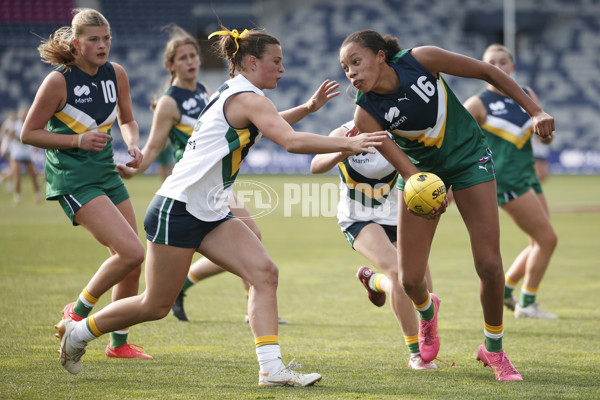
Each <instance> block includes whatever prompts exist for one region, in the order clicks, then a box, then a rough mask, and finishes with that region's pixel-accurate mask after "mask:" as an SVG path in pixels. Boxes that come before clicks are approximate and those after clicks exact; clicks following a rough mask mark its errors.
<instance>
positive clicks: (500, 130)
mask: <svg viewBox="0 0 600 400" xmlns="http://www.w3.org/2000/svg"><path fill="white" fill-rule="evenodd" d="M531 125H532V122H531V119H528V120H527V122H526V123H525V124H523V126H518V125H515V124H513V123H512V122H510V121H507V120H506V119H504V118H498V117H494V116H493V115H488V116H487V118H486V120H485V123H484V124H483V125H481V127H482V128H483V129H485V130H486V131H488V132H490V133H493V134H494V135H496V136H499V137H501V138H502V139H504V140H506V141H507V142H510V143H512V144H514V145H515V147H516V148H517V149H519V150H520V149H522V148H523V146H524V145H525V143H527V141H528V140H529V138H530V137H531V133H532V131H533V128H532V127H531Z"/></svg>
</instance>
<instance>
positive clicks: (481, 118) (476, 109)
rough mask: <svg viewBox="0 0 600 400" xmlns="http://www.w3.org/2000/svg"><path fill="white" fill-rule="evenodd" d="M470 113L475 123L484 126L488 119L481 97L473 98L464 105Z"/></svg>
mask: <svg viewBox="0 0 600 400" xmlns="http://www.w3.org/2000/svg"><path fill="white" fill-rule="evenodd" d="M463 105H464V106H465V108H466V109H467V111H468V112H470V113H471V115H472V116H473V118H475V121H477V123H478V124H479V126H482V125H483V124H484V123H485V120H486V118H487V109H486V108H485V105H484V104H483V101H481V98H480V97H479V96H471V97H469V98H468V99H467V101H465V103H464V104H463Z"/></svg>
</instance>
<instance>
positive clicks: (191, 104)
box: [182, 98, 198, 111]
mask: <svg viewBox="0 0 600 400" xmlns="http://www.w3.org/2000/svg"><path fill="white" fill-rule="evenodd" d="M197 105H198V102H197V101H196V99H194V98H191V99H187V100H186V101H184V102H183V104H182V106H183V108H184V109H185V110H186V111H189V110H190V109H192V108H194V107H196V106H197Z"/></svg>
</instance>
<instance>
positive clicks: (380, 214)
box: [337, 121, 398, 229]
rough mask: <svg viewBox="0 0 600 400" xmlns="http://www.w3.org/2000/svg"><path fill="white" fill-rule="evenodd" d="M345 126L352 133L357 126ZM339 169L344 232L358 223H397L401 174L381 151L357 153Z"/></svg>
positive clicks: (348, 124)
mask: <svg viewBox="0 0 600 400" xmlns="http://www.w3.org/2000/svg"><path fill="white" fill-rule="evenodd" d="M344 127H345V128H347V129H348V130H350V129H352V128H353V127H354V123H353V122H352V121H350V122H347V123H346V124H344ZM338 170H339V174H340V201H339V203H338V213H337V217H338V225H339V226H340V227H341V228H342V229H346V228H348V227H349V226H350V225H352V224H353V223H355V222H366V221H372V222H376V223H378V224H381V225H396V224H397V223H398V221H397V217H398V190H397V189H396V187H395V185H396V180H397V179H398V172H397V171H396V170H395V169H394V167H393V166H392V165H391V164H390V163H389V162H388V161H387V160H386V159H385V158H384V157H383V156H382V155H381V154H380V153H379V152H375V153H374V154H371V153H359V154H354V155H352V156H350V157H348V158H346V159H345V160H344V161H342V162H340V163H338Z"/></svg>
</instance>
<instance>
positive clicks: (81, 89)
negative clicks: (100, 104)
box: [73, 85, 93, 104]
mask: <svg viewBox="0 0 600 400" xmlns="http://www.w3.org/2000/svg"><path fill="white" fill-rule="evenodd" d="M73 93H75V96H77V97H79V98H78V99H75V104H82V103H91V102H92V101H93V99H92V98H91V97H83V98H82V97H81V96H88V95H89V94H90V88H89V86H88V85H83V86H80V85H77V86H75V87H74V88H73Z"/></svg>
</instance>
